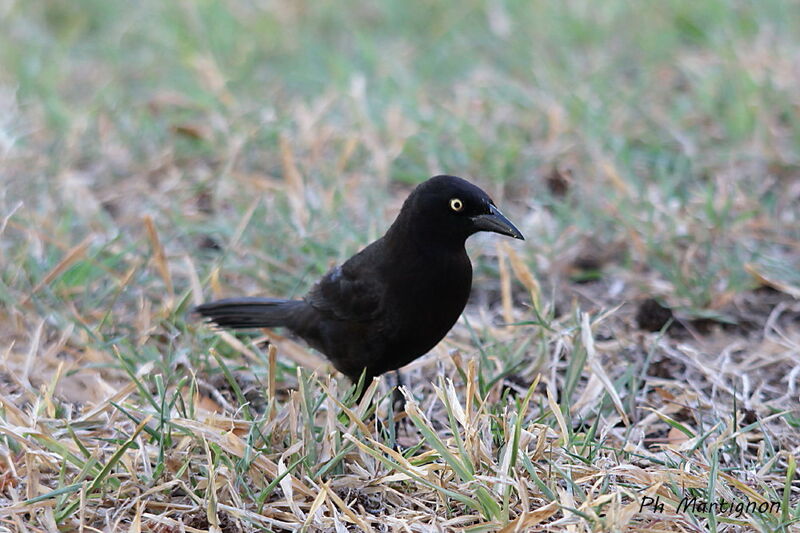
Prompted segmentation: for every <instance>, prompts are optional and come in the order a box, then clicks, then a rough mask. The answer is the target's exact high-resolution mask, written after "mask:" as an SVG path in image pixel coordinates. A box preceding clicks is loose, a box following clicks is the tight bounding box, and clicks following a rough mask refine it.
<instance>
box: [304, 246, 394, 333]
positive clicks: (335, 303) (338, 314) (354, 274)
mask: <svg viewBox="0 0 800 533" xmlns="http://www.w3.org/2000/svg"><path fill="white" fill-rule="evenodd" d="M370 251H371V250H368V249H364V250H362V251H361V252H360V253H358V254H356V255H355V256H353V257H352V258H350V259H349V260H348V261H347V262H345V263H344V264H343V265H341V266H338V267H336V268H334V269H332V270H331V271H330V272H328V273H327V274H325V276H323V278H322V279H321V280H319V282H318V283H317V284H316V285H314V287H313V288H312V289H311V291H310V292H309V293H308V294H307V295H306V297H305V301H306V302H308V304H310V305H311V306H312V307H313V308H315V309H316V310H317V311H319V312H320V313H322V314H323V315H326V316H328V317H330V318H333V319H336V320H353V321H357V322H367V321H370V320H372V319H374V318H375V317H376V316H377V315H378V314H379V312H380V310H381V304H382V302H383V301H384V292H385V288H384V285H383V284H382V283H381V281H380V277H379V276H378V275H377V273H376V266H375V264H374V263H373V262H372V261H370V256H371V255H372V254H371V253H369V252H370ZM365 252H366V253H365Z"/></svg>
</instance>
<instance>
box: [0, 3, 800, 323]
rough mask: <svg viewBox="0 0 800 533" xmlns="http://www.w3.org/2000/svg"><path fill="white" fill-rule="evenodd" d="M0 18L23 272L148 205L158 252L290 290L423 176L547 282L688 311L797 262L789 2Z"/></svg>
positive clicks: (793, 21) (8, 159) (134, 231)
mask: <svg viewBox="0 0 800 533" xmlns="http://www.w3.org/2000/svg"><path fill="white" fill-rule="evenodd" d="M1 9H2V25H3V26H2V32H0V61H1V62H2V69H1V70H0V82H1V83H2V85H1V86H0V106H2V107H1V109H2V115H0V116H1V117H2V124H1V125H0V126H1V128H0V149H2V156H3V164H2V173H3V181H4V182H5V184H6V185H5V186H4V193H3V197H2V202H3V204H2V207H3V211H4V212H5V213H6V214H7V213H9V212H10V211H11V210H13V209H14V208H15V207H16V206H17V202H18V201H19V200H24V207H21V208H20V209H19V210H18V211H17V212H16V214H15V216H14V220H16V221H17V223H18V224H21V225H24V226H26V227H28V228H31V227H33V226H37V227H38V228H39V230H40V231H41V232H42V233H43V234H45V235H47V236H48V237H49V238H50V239H52V240H54V241H55V242H49V243H48V242H47V241H46V240H44V242H41V243H40V244H41V246H40V249H39V251H38V253H36V254H34V256H33V257H30V258H28V259H24V260H23V262H24V263H25V271H26V274H25V276H24V277H26V278H27V283H29V284H31V285H35V284H36V281H37V279H38V277H39V274H38V273H39V272H46V271H48V269H49V268H50V267H51V266H52V265H51V264H50V262H49V260H48V257H51V260H52V256H53V255H57V254H58V250H59V248H64V247H66V248H69V247H70V246H73V245H75V244H78V243H79V242H80V241H81V239H83V238H84V237H85V236H86V235H87V234H89V233H98V234H102V235H103V237H102V238H99V239H96V240H94V241H93V243H92V246H91V252H90V253H94V254H101V255H102V254H103V253H104V252H103V251H102V247H103V246H104V244H103V241H104V240H105V243H106V244H107V243H108V242H109V240H116V245H117V246H120V247H123V248H124V247H132V248H133V249H136V248H137V246H140V244H139V243H140V241H141V239H142V238H143V237H144V235H145V233H144V232H143V231H142V227H141V220H142V217H143V216H145V215H147V216H150V217H152V218H153V220H154V221H155V222H156V226H157V227H158V231H159V237H160V239H161V240H162V242H163V244H164V246H165V248H166V249H167V252H168V254H169V255H170V256H173V257H174V256H177V255H180V254H184V253H188V254H195V253H200V254H213V253H216V252H218V251H220V250H223V251H225V252H227V253H229V254H231V255H233V256H237V255H240V256H237V257H231V258H230V261H231V262H230V263H228V261H227V260H225V266H226V268H225V269H224V271H225V272H224V276H226V279H228V281H230V282H231V283H233V281H232V280H231V278H230V277H231V276H237V275H238V276H243V277H244V278H245V279H238V280H236V282H235V283H234V284H235V285H237V286H239V287H242V288H246V287H247V288H249V289H250V290H252V291H255V290H256V289H257V288H262V289H263V288H265V287H266V288H267V290H270V292H271V291H272V290H274V291H275V292H276V293H287V292H295V291H299V290H301V288H302V287H301V286H303V283H304V282H303V279H304V276H305V274H306V272H304V270H303V269H311V270H312V272H311V274H313V275H314V276H316V275H317V274H319V273H321V272H322V271H324V270H325V269H326V267H327V266H328V262H329V261H337V260H339V259H342V258H344V257H346V256H347V255H349V254H350V253H351V252H353V251H354V250H356V249H357V248H358V247H359V246H361V245H363V244H364V243H366V242H368V241H369V240H371V239H373V238H375V237H377V236H379V235H380V234H381V232H382V231H383V229H384V228H385V227H386V225H387V223H388V222H389V221H390V220H391V218H392V217H393V215H394V214H395V212H396V210H397V208H398V202H399V201H400V200H401V199H402V197H403V196H404V195H405V194H406V193H407V192H408V190H409V188H410V186H411V185H413V184H415V183H418V182H420V181H422V180H423V179H425V178H427V177H429V176H431V175H434V174H437V173H450V174H456V175H461V176H464V177H467V178H468V179H471V180H473V181H475V182H477V183H478V184H480V185H481V186H483V187H484V188H486V189H487V190H488V191H489V192H490V194H492V195H493V196H494V197H495V200H496V201H497V202H498V203H499V205H502V206H503V207H504V209H505V210H506V211H509V212H510V214H511V215H513V218H514V220H515V221H519V222H520V223H521V224H522V225H523V230H524V231H525V233H526V235H529V240H528V242H527V245H526V246H525V247H521V248H518V249H519V251H520V253H522V254H524V255H525V256H526V259H527V260H528V262H529V264H530V265H531V268H532V269H533V270H534V271H535V272H536V273H537V274H538V275H540V276H542V277H544V278H545V279H546V280H548V279H553V280H556V282H555V283H554V284H555V285H557V282H559V281H561V280H563V279H565V278H567V279H569V278H572V279H575V278H579V279H584V278H602V275H601V274H600V273H601V271H602V270H603V269H604V268H605V266H606V264H608V263H611V264H612V266H613V265H616V266H619V267H621V268H622V269H624V270H625V271H626V272H628V273H629V274H630V273H634V272H635V273H637V274H640V276H637V279H638V280H639V281H641V283H643V284H645V285H648V287H647V288H646V289H645V290H646V292H654V294H653V295H655V296H657V297H659V298H662V297H663V298H666V299H667V300H669V303H670V304H671V305H672V306H679V307H682V308H687V309H689V310H691V311H692V312H694V313H697V312H700V311H702V310H705V311H709V310H720V309H721V308H722V307H724V306H725V304H727V303H728V301H729V300H730V297H731V295H732V294H734V293H736V292H738V291H741V290H744V289H747V288H750V287H751V286H752V285H753V277H752V276H751V275H750V274H748V273H747V272H746V271H745V269H744V265H745V264H747V263H749V262H758V263H764V264H765V265H767V266H769V268H770V269H772V270H775V268H777V267H778V266H779V265H775V264H774V263H775V262H778V263H780V262H782V261H795V262H796V258H797V252H798V250H797V237H798V232H800V229H799V227H800V225H798V221H797V216H798V210H797V209H796V206H797V205H798V204H797V201H798V197H800V185H798V176H800V174H799V173H798V172H800V171H798V141H799V138H798V137H799V130H798V128H800V126H798V121H797V120H796V117H797V114H798V105H800V102H799V101H798V99H799V98H800V96H799V95H798V91H797V89H796V88H797V86H798V77H799V76H800V64H798V63H799V60H798V54H797V51H798V32H800V24H798V23H799V22H800V20H798V19H799V17H800V10H798V9H797V7H796V6H795V4H794V3H791V2H779V1H775V2H770V1H768V2H723V1H719V2H717V1H709V2H700V3H698V2H690V1H685V2H682V1H676V2H666V3H665V2H626V1H610V2H603V3H602V4H601V5H597V4H595V3H592V2H579V1H576V2H557V3H553V2H503V1H499V0H497V1H480V2H478V1H467V2H429V3H409V2H399V1H398V2H393V1H386V2H375V3H373V2H361V3H358V2H353V3H348V4H347V5H341V4H339V3H335V2H255V1H253V2H228V3H224V2H170V3H162V2H149V1H144V2H137V3H135V4H133V5H128V4H126V5H123V4H120V3H118V2H106V1H91V0H87V1H83V2H80V3H79V4H75V3H74V2H66V1H55V2H44V3H28V2H25V3H23V2H14V1H5V2H3V3H2V8H1ZM250 208H252V210H253V212H252V213H251V214H250V216H251V217H252V218H250V219H249V220H248V221H247V224H245V225H244V226H243V227H239V226H238V224H239V223H240V222H241V221H242V220H243V219H242V217H243V215H244V213H246V212H247V210H248V209H250ZM12 236H13V237H14V239H13V241H19V237H20V235H19V233H18V231H12V232H10V233H6V235H5V236H4V237H5V238H4V241H5V242H6V245H5V248H6V249H5V250H4V254H3V255H4V256H5V260H6V261H19V260H20V259H21V258H20V257H19V256H18V255H15V252H14V250H16V252H17V254H19V253H21V250H20V249H19V248H17V247H14V246H13V245H12V244H11V243H9V242H8V239H9V237H12ZM234 236H236V237H237V239H238V240H239V242H240V243H241V244H242V245H243V246H245V248H237V247H235V246H229V244H230V241H231V238H232V237H234ZM17 244H20V243H19V242H17ZM142 245H143V244H142ZM10 246H11V247H12V248H11V249H9V247H10ZM24 249H25V250H27V251H30V249H29V248H28V247H24ZM244 249H252V250H257V251H258V252H256V253H255V254H244V253H243V252H242V250H244ZM258 254H261V255H264V256H269V258H271V259H273V260H275V261H278V262H281V263H286V265H287V266H289V267H290V268H288V269H280V268H277V267H276V268H274V269H271V268H270V267H269V266H268V265H269V261H266V262H265V260H266V259H268V258H267V257H259V256H258ZM201 264H202V265H204V268H205V265H206V264H207V261H205V260H204V261H202V262H201ZM795 264H796V263H795ZM309 265H311V266H309ZM767 266H764V268H767ZM114 268H117V267H114ZM234 272H236V274H234ZM774 274H775V273H774V272H772V275H774ZM86 275H89V276H91V274H88V273H87V274H86ZM784 275H787V273H781V276H784ZM312 277H313V276H312ZM62 281H63V280H62ZM795 281H796V280H795ZM176 283H178V284H180V283H181V281H179V280H176ZM137 285H138V284H137ZM626 287H627V285H626ZM96 303H98V304H99V302H96Z"/></svg>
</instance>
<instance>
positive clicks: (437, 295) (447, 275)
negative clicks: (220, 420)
mask: <svg viewBox="0 0 800 533" xmlns="http://www.w3.org/2000/svg"><path fill="white" fill-rule="evenodd" d="M478 232H494V233H498V234H501V235H505V236H509V237H513V238H515V239H520V240H524V237H523V235H522V233H521V232H520V230H519V229H517V227H516V226H514V224H513V223H512V222H511V221H510V220H509V219H508V218H506V217H505V216H504V215H503V213H502V212H501V211H500V210H499V209H498V208H497V206H496V205H495V203H494V201H493V200H492V199H491V198H490V197H489V195H488V194H486V192H484V191H483V190H482V189H480V188H479V187H477V186H476V185H473V184H472V183H470V182H468V181H466V180H464V179H462V178H459V177H456V176H449V175H439V176H434V177H432V178H430V179H428V180H426V181H424V182H422V183H420V184H419V185H417V187H416V188H414V190H413V191H412V192H411V194H410V195H409V196H408V197H407V198H406V200H405V202H404V203H403V206H402V208H401V209H400V212H399V214H398V215H397V218H396V219H395V220H394V222H393V223H392V224H391V225H390V227H389V229H388V230H387V231H386V233H385V234H384V235H383V237H381V238H379V239H378V240H376V241H375V242H373V243H371V244H369V245H368V246H366V247H365V248H364V249H362V250H361V251H360V252H358V253H356V254H355V255H354V256H352V257H351V258H350V259H348V260H347V261H345V262H344V263H343V264H341V265H339V266H336V267H334V268H332V269H331V270H330V271H328V272H327V273H326V274H325V275H324V276H323V277H322V278H321V279H320V280H319V281H318V282H317V283H316V284H314V286H313V287H312V288H311V290H310V291H309V292H308V293H307V294H306V295H305V297H303V298H302V299H299V300H287V299H279V298H259V297H243V298H226V299H222V300H216V301H211V302H207V303H204V304H201V305H199V306H197V307H195V308H194V311H195V312H196V313H198V314H199V315H201V316H202V317H204V318H205V320H206V322H210V323H213V324H216V325H217V326H220V327H223V328H230V329H244V328H277V327H283V328H286V329H288V330H289V331H291V332H292V333H293V334H294V335H296V336H297V337H300V338H301V339H303V340H304V341H305V342H306V343H307V344H308V345H309V346H311V347H312V348H314V349H316V350H317V351H319V352H321V353H322V354H323V355H325V356H326V357H327V359H328V360H330V362H331V363H332V364H333V366H334V367H335V368H336V369H337V370H338V371H339V372H341V373H342V374H344V375H345V376H347V378H349V379H350V381H352V382H353V383H354V384H357V383H358V382H359V380H360V379H362V376H363V378H364V379H365V381H364V383H365V384H369V383H371V382H372V378H374V377H376V376H379V375H381V374H383V373H385V372H389V371H392V370H397V369H399V368H401V367H403V366H405V365H406V364H408V363H410V362H411V361H413V360H415V359H417V358H418V357H420V356H422V355H425V354H426V353H427V352H429V351H430V350H431V349H432V348H433V347H434V346H436V344H438V343H439V341H440V340H442V339H443V338H444V337H445V335H446V334H447V333H448V332H449V331H450V329H451V328H452V327H453V325H454V324H455V323H456V321H457V320H458V318H459V317H460V316H461V313H462V311H463V310H464V308H465V306H466V304H467V300H468V298H469V295H470V291H471V288H472V264H471V262H470V259H469V256H468V255H467V251H466V248H465V241H466V240H467V238H468V237H470V236H471V235H473V234H475V233H478Z"/></svg>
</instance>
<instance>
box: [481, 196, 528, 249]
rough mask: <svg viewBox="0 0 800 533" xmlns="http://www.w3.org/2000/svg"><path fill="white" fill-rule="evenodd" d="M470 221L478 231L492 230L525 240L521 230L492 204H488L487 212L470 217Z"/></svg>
mask: <svg viewBox="0 0 800 533" xmlns="http://www.w3.org/2000/svg"><path fill="white" fill-rule="evenodd" d="M472 222H473V223H474V224H475V227H476V228H477V229H478V231H493V232H494V233H499V234H501V235H508V236H509V237H514V238H515V239H519V240H521V241H524V240H525V237H523V236H522V232H521V231H520V230H518V229H517V227H516V226H515V225H514V224H512V223H511V221H510V220H508V219H507V218H506V217H505V215H504V214H503V213H501V212H500V210H499V209H497V208H496V207H495V206H493V205H491V204H490V205H489V213H487V214H484V215H477V216H474V217H472Z"/></svg>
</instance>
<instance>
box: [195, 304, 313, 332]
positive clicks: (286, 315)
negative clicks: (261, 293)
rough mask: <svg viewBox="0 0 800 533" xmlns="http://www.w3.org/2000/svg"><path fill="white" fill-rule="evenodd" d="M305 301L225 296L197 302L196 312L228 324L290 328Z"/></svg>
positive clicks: (230, 325) (225, 324) (230, 326)
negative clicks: (212, 300) (210, 300)
mask: <svg viewBox="0 0 800 533" xmlns="http://www.w3.org/2000/svg"><path fill="white" fill-rule="evenodd" d="M305 305H306V303H305V302H303V301H302V300H281V299H279V298H226V299H224V300H216V301H214V302H207V303H204V304H202V305H198V306H197V307H195V308H194V312H195V313H199V314H201V315H203V317H205V318H207V319H208V320H209V321H210V322H213V323H215V324H217V325H218V326H222V327H225V328H232V329H243V328H277V327H288V328H291V327H292V323H293V319H294V316H295V313H296V311H297V310H299V309H300V308H302V307H303V306H305Z"/></svg>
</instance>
